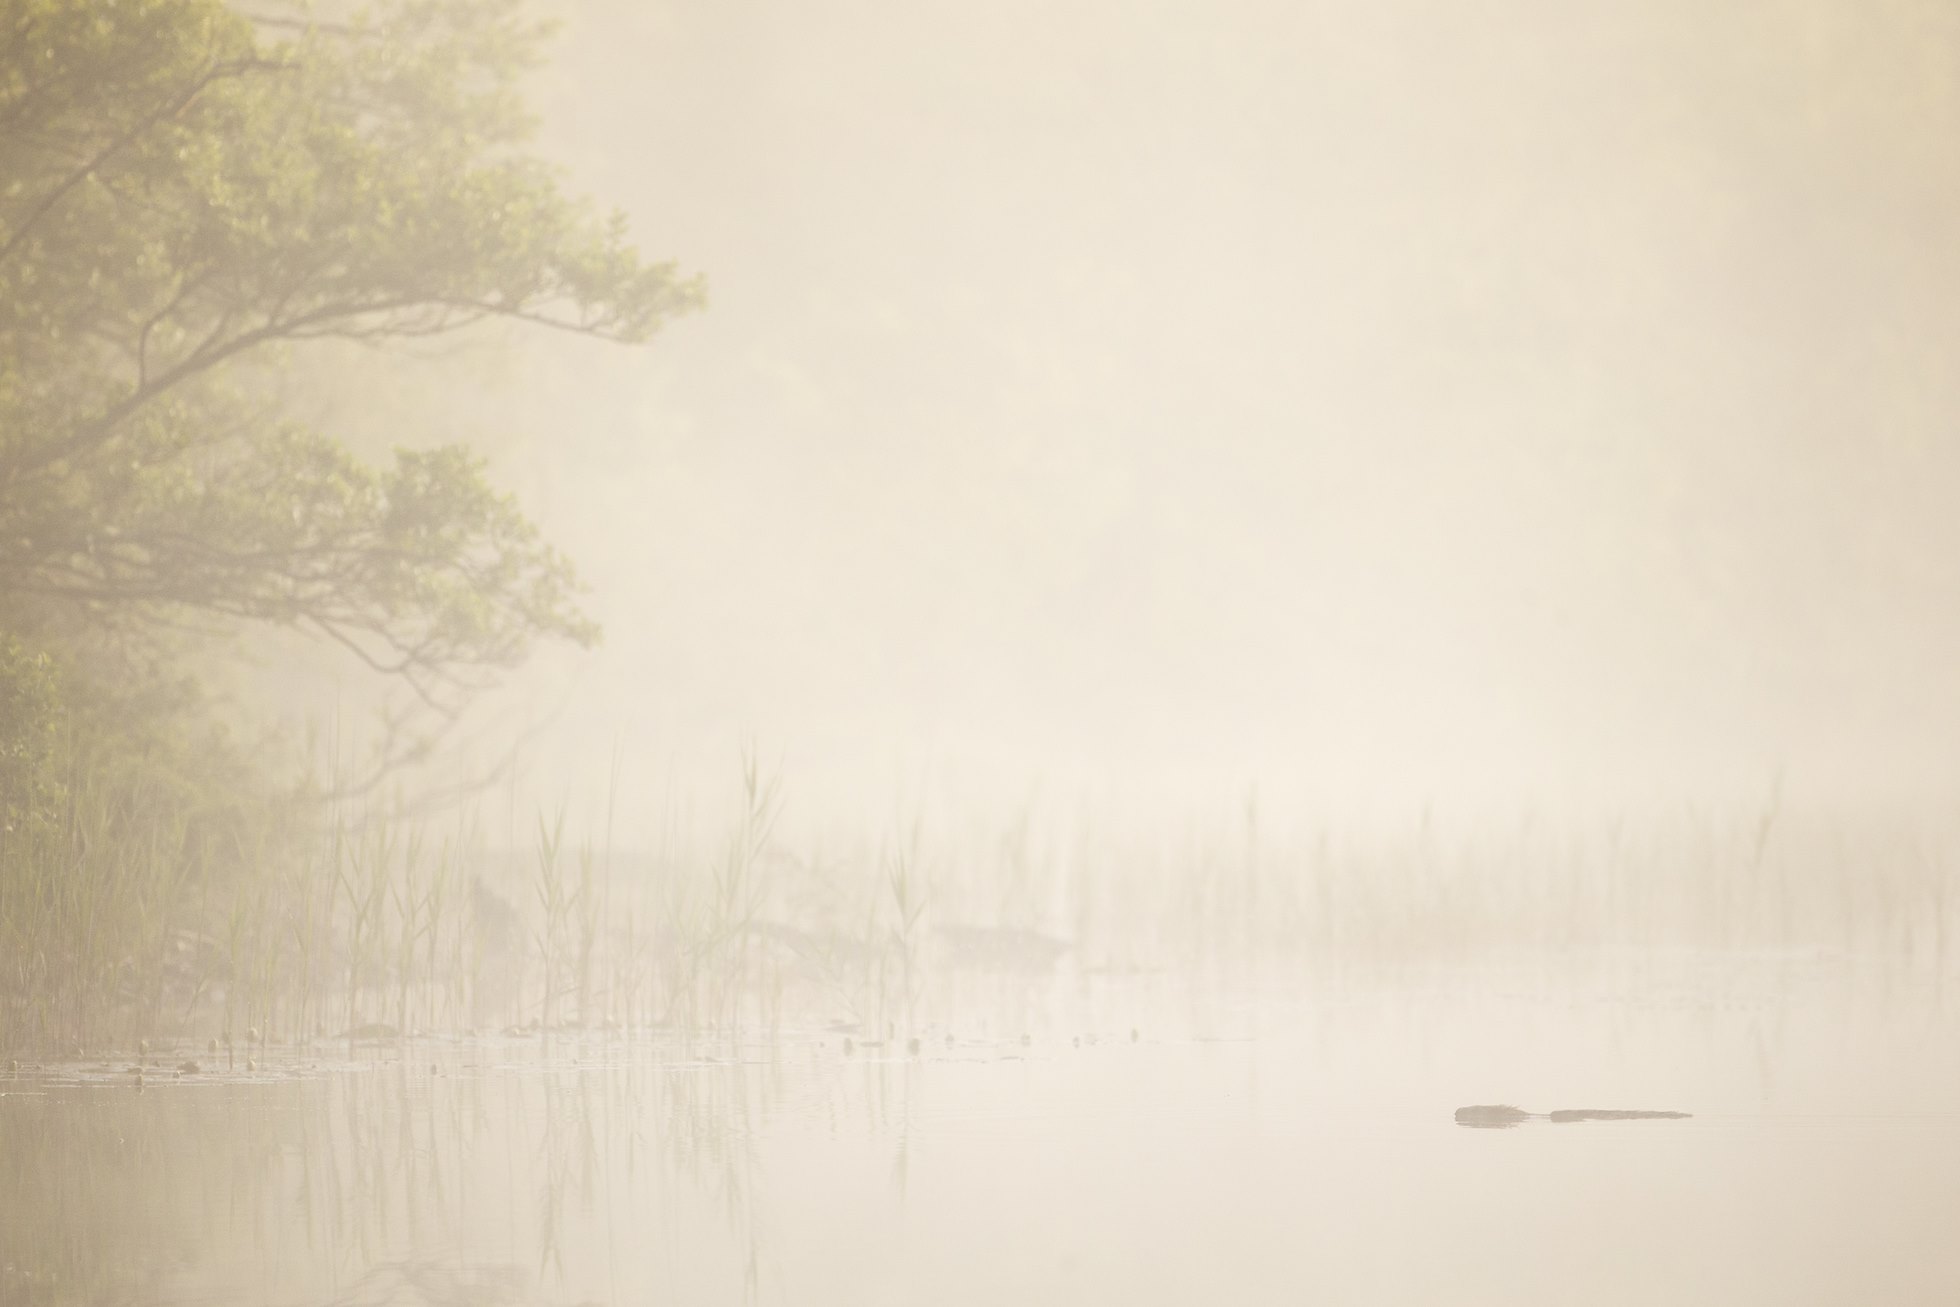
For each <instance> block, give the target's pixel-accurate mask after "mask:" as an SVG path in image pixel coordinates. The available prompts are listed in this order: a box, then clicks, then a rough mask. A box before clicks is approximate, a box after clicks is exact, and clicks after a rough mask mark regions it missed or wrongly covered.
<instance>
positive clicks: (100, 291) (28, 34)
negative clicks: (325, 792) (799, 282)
mask: <svg viewBox="0 0 1960 1307" xmlns="http://www.w3.org/2000/svg"><path fill="white" fill-rule="evenodd" d="M7 13H8V15H9V17H8V18H7V20H6V21H5V25H4V28H0V178H4V179H5V180H4V181H3V182H0V602H5V601H12V602H13V603H14V604H15V605H16V606H25V605H29V604H36V605H42V606H45V607H52V608H53V609H56V610H59V611H61V612H64V613H67V614H72V615H77V616H79V617H81V618H82V619H83V620H85V621H87V622H89V623H94V624H99V625H104V626H115V627H118V628H120V629H122V630H124V631H142V630H147V629H152V628H156V627H160V626H162V625H165V624H168V623H170V622H173V621H181V620H182V619H183V618H184V616H185V615H192V616H196V617H205V618H209V617H216V618H220V619H226V618H236V619H250V620H257V621H266V622H272V623H277V624H280V625H284V626H289V627H295V628H300V629H305V630H310V631H314V632H317V633H320V634H323V635H325V636H327V637H330V638H332V639H333V640H336V641H338V642H340V643H341V644H343V645H345V646H347V647H348V648H349V649H352V650H354V651H355V652H356V653H358V655H359V656H360V657H361V658H362V659H364V660H365V661H366V662H368V663H369V664H371V665H372V666H374V667H376V668H379V669H381V670H384V671H387V672H391V673H395V674H399V675H401V676H402V677H404V678H406V679H407V680H408V681H409V682H410V683H411V684H413V685H414V686H415V688H416V689H417V690H418V691H419V692H420V693H421V694H422V695H423V696H424V697H425V698H426V699H429V700H430V701H431V702H435V701H437V700H439V699H442V698H444V697H445V696H449V697H451V699H452V701H453V692H455V691H458V690H459V689H460V688H463V687H465V686H466V685H467V684H468V675H467V674H468V672H469V670H470V669H472V668H485V667H496V666H503V665H507V664H509V663H511V662H512V661H514V660H515V659H516V658H518V657H519V656H520V655H521V654H522V653H523V651H524V650H525V648H526V647H527V646H528V644H529V642H530V641H531V640H532V639H533V638H534V637H537V636H540V635H544V636H555V637H566V638H571V639H574V640H578V641H590V640H591V639H593V638H594V637H595V635H596V631H595V629H594V627H593V626H592V624H591V623H590V621H589V620H588V619H586V618H585V617H584V615H583V614H582V613H581V612H580V610H579V607H578V604H577V601H576V596H577V586H576V582H575V579H574V576H573V573H572V570H571V568H570V566H569V565H568V564H567V562H566V560H565V559H564V558H562V557H561V556H560V555H559V554H557V553H556V552H554V551H553V550H552V549H550V548H549V547H548V546H547V545H545V544H544V543H543V542H542V541H540V540H539V538H538V536H537V534H536V532H535V531H534V530H533V529H532V528H531V527H530V525H529V524H528V523H527V522H526V521H525V519H524V518H523V517H522V515H521V514H520V513H519V512H518V510H517V509H516V507H515V506H514V505H513V504H512V502H511V501H510V500H508V499H507V498H504V497H502V496H500V495H498V494H496V493H495V492H494V491H492V490H491V488H490V487H489V486H488V485H487V484H486V482H485V480H484V478H483V475H482V468H481V466H480V464H479V463H478V462H477V461H476V460H475V459H473V458H472V457H470V456H469V455H468V454H466V453H464V452H463V451H461V450H457V449H437V450H433V451H420V452H417V451H410V450H403V451H400V452H398V454H397V456H396V460H395V462H394V464H393V465H392V466H388V467H382V468H371V467H367V466H364V465H363V464H361V463H360V462H358V461H357V460H355V459H354V458H353V457H351V456H350V455H349V454H348V453H347V452H346V451H345V450H344V449H343V448H342V447H341V446H340V445H339V444H338V443H337V442H335V441H334V440H332V439H330V438H329V437H326V436H323V435H320V434H317V433H313V432H309V431H305V430H301V429H298V428H297V427H295V426H294V425H293V424H292V423H291V422H289V421H285V420H282V419H281V418H280V417H279V416H278V414H277V413H276V412H273V411H271V410H270V407H269V406H268V405H267V404H266V403H264V402H263V401H261V400H258V399H255V398H254V396H255V394H256V393H258V392H262V391H263V390H264V387H263V386H260V385H255V370H257V369H262V368H264V367H265V366H267V365H268V364H270V363H273V362H276V361H277V359H278V357H279V352H280V351H282V350H285V349H288V348H292V347H296V346H300V345H303V344H304V343H305V342H308V341H313V340H320V339H326V338H336V339H343V340H359V341H368V342H386V341H391V340H403V339H409V338H416V337H425V336H429V335H433V334H438V333H443V332H448V331H453V330H456V329H459V328H462V327H464V326H467V325H468V324H470V323H473V322H477V321H481V320H484V319H487V318H508V319H517V320H523V321H528V322H536V323H540V324H545V325H548V326H551V327H557V328H561V329H565V330H569V331H574V332H579V333H583V334H587V335H591V336H595V337H601V338H606V339H613V340H622V341H638V340H643V339H645V338H646V337H648V336H649V335H650V334H651V333H652V332H653V331H654V330H656V329H657V327H658V326H659V325H660V324H661V323H662V322H663V321H665V320H666V319H667V318H668V317H669V316H671V315H672V314H674V313H677V312H680V311H684V310H686V309H688V308H691V307H693V306H694V305H696V304H697V303H698V302H699V299H700V290H699V287H698V285H697V284H696V283H695V282H694V281H692V280H689V279H687V278H684V277H682V276H681V275H679V274H678V273H677V272H676V271H675V269H674V268H673V267H672V266H671V265H666V264H648V263H646V262H644V261H642V260H641V259H640V257H639V256H638V255H637V254H636V253H635V252H634V251H633V249H632V248H631V246H630V245H629V244H628V243H627V242H626V240H625V236H624V223H623V220H622V219H620V218H619V217H617V216H611V217H607V216H604V215H600V214H596V213H594V212H593V211H592V210H590V209H589V208H588V207H587V206H585V205H583V204H581V203H578V202H576V201H574V200H571V199H568V198H567V197H566V196H565V195H563V194H562V193H561V191H560V188H559V185H558V182H557V179H556V177H555V175H554V174H553V172H552V171H551V170H550V169H549V168H547V167H546V166H545V165H544V164H542V163H541V162H539V161H538V160H537V159H535V158H533V157H531V156H530V155H528V154H526V153H525V152H524V148H523V147H524V144H525V141H526V137H527V133H528V131H529V123H528V121H527V119H526V117H525V115H524V113H523V111H522V106H521V102H520V100H519V97H518V95H517V86H516V79H517V77H518V75H519V74H520V73H521V72H522V70H523V68H524V67H525V65H526V64H527V62H528V61H529V60H530V59H531V58H532V57H533V55H534V53H535V51H536V48H537V38H538V36H539V31H538V28H537V26H536V25H535V24H533V23H530V22H528V21H526V19H525V18H524V16H523V13H522V11H521V7H520V6H519V5H518V4H517V3H514V2H513V0H499V2H493V3H482V2H480V0H471V2H470V3H455V2H453V0H449V2H441V0H438V2H435V3H397V4H390V5H384V6H382V7H380V8H378V9H377V10H375V11H373V13H372V14H371V15H370V16H368V17H366V18H363V19H360V20H358V21H357V22H355V23H353V24H351V25H331V26H330V25H325V24H322V25H309V24H307V23H304V22H298V21H296V22H293V23H275V22H272V21H271V20H265V21H262V22H260V23H258V24H256V25H255V23H254V22H253V21H251V20H248V19H246V18H244V17H241V16H239V15H237V14H235V13H233V12H231V11H230V10H228V9H227V8H226V7H225V6H224V5H222V4H219V3H216V2H215V0H115V2H113V3H102V2H100V0H16V3H14V4H12V5H10V6H9V7H8V10H7Z"/></svg>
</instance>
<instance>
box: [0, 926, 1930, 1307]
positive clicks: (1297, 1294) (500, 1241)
mask: <svg viewBox="0 0 1960 1307" xmlns="http://www.w3.org/2000/svg"><path fill="white" fill-rule="evenodd" d="M1055 986H1056V991H1057V995H1056V997H1055V998H1054V999H1053V1001H1050V1002H1047V1003H1045V1004H1044V1003H1035V1002H1030V1003H1029V1005H1028V1006H1027V1007H1026V1008H1024V1009H1022V1010H1017V1011H1016V1013H1015V1014H1014V1016H1015V1019H1014V1021H1013V1022H1012V1023H1011V1024H1009V1023H1007V1022H1001V1021H994V1022H991V1023H988V1022H984V1021H982V1020H979V1019H977V1018H976V1019H975V1020H974V1021H972V1022H971V1023H970V1028H968V1029H965V1030H961V1029H958V1028H957V1027H935V1028H933V1029H931V1030H929V1031H920V1032H916V1033H912V1034H909V1035H908V1034H907V1033H906V1032H903V1031H901V1032H898V1034H897V1035H896V1036H895V1037H888V1034H887V1032H884V1031H858V1032H855V1033H856V1037H855V1038H852V1039H850V1041H849V1045H848V1051H847V1044H846V1037H845V1035H844V1034H843V1032H840V1031H836V1030H813V1031H808V1032H803V1033H794V1032H791V1033H778V1034H777V1035H775V1036H773V1037H771V1038H768V1039H762V1038H760V1037H757V1038H753V1039H749V1038H732V1037H731V1038H726V1039H718V1040H704V1039H698V1038H697V1039H693V1040H682V1039H680V1038H678V1037H674V1036H657V1035H655V1034H652V1033H646V1034H641V1035H638V1036H635V1037H632V1038H628V1037H624V1036H618V1035H614V1036H611V1037H606V1038H600V1037H597V1036H595V1037H593V1038H590V1039H586V1040H576V1041H574V1040H566V1039H558V1040H554V1041H552V1042H549V1043H544V1042H539V1041H536V1040H531V1041H517V1040H506V1041H489V1042H486V1041H466V1042H445V1041H431V1040H421V1041H413V1042H409V1043H406V1044H385V1045H378V1046H374V1047H364V1048H356V1049H354V1050H351V1052H350V1050H349V1049H348V1048H346V1047H345V1046H344V1045H343V1046H340V1047H337V1048H320V1049H316V1050H310V1051H307V1052H305V1053H298V1052H291V1051H288V1052H285V1053H279V1052H278V1051H277V1050H275V1051H274V1053H273V1054H272V1055H270V1056H268V1058H267V1064H266V1065H264V1066H262V1067H260V1068H259V1069H258V1070H256V1071H254V1072H251V1073H246V1072H243V1071H239V1072H236V1073H219V1074H216V1075H211V1074H199V1075H186V1076H182V1077H176V1076H170V1075H169V1074H168V1073H163V1074H161V1075H160V1076H153V1077H148V1078H146V1083H145V1085H144V1087H143V1088H142V1090H141V1091H140V1092H139V1091H138V1089H137V1087H136V1085H135V1078H134V1076H133V1075H131V1074H130V1073H129V1072H128V1070H127V1066H126V1059H125V1060H123V1061H118V1062H114V1063H102V1064H95V1063H90V1064H83V1065H79V1066H76V1065H67V1066H61V1067H35V1066H29V1067H24V1068H23V1069H22V1072H21V1075H20V1077H19V1078H17V1079H12V1080H7V1081H4V1082H0V1093H4V1097H0V1301H5V1302H8V1303H19V1304H24V1305H26V1304H32V1305H35V1307H39V1305H41V1304H68V1303H129V1304H137V1303H164V1304H171V1303H207V1302H209V1303H238V1304H247V1303H250V1304H287V1303H293V1304H300V1303H305V1304H349V1305H352V1304H362V1305H367V1304H376V1305H378V1304H393V1303H426V1304H506V1303H508V1304H517V1303H525V1304H529V1303H552V1304H580V1303H622V1304H624V1303H646V1302H675V1303H740V1302H760V1303H777V1302H803V1303H818V1304H831V1303H837V1304H844V1303H849V1304H863V1303H893V1304H896V1303H916V1302H952V1303H1000V1302H1036V1303H1043V1302H1053V1303H1065V1302H1089V1301H1108V1302H1124V1303H1159V1302H1161V1303H1173V1302H1175V1303H1188V1302H1195V1301H1229V1302H1275V1303H1277V1302H1288V1303H1291V1302H1299V1301H1311V1300H1318V1299H1323V1298H1324V1299H1327V1300H1332V1301H1341V1302H1356V1303H1376V1302H1389V1303H1418V1302H1422V1303H1440V1302H1448V1303H1479V1302H1491V1303H1498V1302H1502V1303H1509V1304H1515V1303H1526V1304H1532V1303H1553V1302H1557V1303H1566V1302H1572V1301H1584V1302H1589V1303H1613V1302H1626V1303H1652V1302H1661V1301H1665V1302H1670V1303H1682V1302H1708V1303H1724V1304H1734V1303H1747V1302H1778V1303H1788V1302H1818V1303H1825V1302H1850V1301H1873V1302H1879V1301H1885V1302H1906V1301H1919V1302H1925V1301H1954V1300H1960V1249H1956V1248H1955V1247H1954V1245H1953V1241H1952V1240H1951V1239H1950V1237H1949V1233H1948V1232H1949V1229H1950V1226H1951V1224H1952V1221H1953V1218H1954V1216H1955V1215H1956V1213H1960V1104H1956V1103H1955V1102H1954V1101H1953V1099H1952V1093H1953V1089H1954V1086H1955V1085H1960V1052H1957V1049H1960V1036H1957V1034H1956V1030H1955V1027H1954V1023H1953V1021H1952V1018H1951V1016H1950V1014H1949V1013H1948V1012H1947V1010H1946V1008H1945V1006H1944V1004H1943V1002H1942V1000H1941V993H1940V989H1939V987H1938V986H1937V985H1935V984H1933V983H1932V982H1931V981H1929V980H1926V979H1924V978H1920V979H1912V978H1901V977H1899V976H1896V975H1871V976H1865V975H1862V974H1861V973H1860V972H1859V971H1858V970H1857V969H1856V968H1855V967H1853V966H1851V965H1850V964H1849V963H1845V962H1842V961H1839V962H1834V963H1829V964H1824V963H1805V962H1796V961H1792V960H1791V959H1787V958H1758V959H1755V960H1753V961H1752V960H1744V959H1737V958H1732V957H1731V958H1726V959H1719V960H1713V961H1711V960H1707V959H1703V960H1699V961H1687V960H1684V961H1683V962H1682V963H1681V964H1680V967H1679V969H1678V970H1677V971H1676V972H1675V973H1674V974H1672V975H1670V974H1668V973H1666V972H1665V970H1655V969H1650V970H1647V971H1645V972H1643V973H1642V974H1641V975H1640V976H1639V977H1637V978H1633V977H1629V976H1624V975H1623V976H1621V977H1619V978H1618V980H1617V981H1616V982H1615V983H1613V984H1602V983H1598V982H1595V983H1592V984H1591V985H1589V986H1588V987H1586V988H1584V989H1578V988H1574V987H1573V986H1572V985H1571V984H1569V983H1563V982H1557V983H1555V979H1554V978H1553V977H1550V976H1548V975H1547V974H1545V973H1543V972H1542V971H1535V970H1534V969H1533V968H1531V967H1521V968H1517V969H1512V970H1483V971H1478V972H1476V973H1463V974H1458V975H1454V976H1448V977H1436V978H1434V979H1432V980H1431V981H1427V982H1423V983H1415V982H1410V983H1405V984H1399V985H1387V984H1384V985H1379V986H1376V987H1373V988H1368V989H1353V988H1341V987H1338V986H1333V985H1329V984H1326V983H1324V982H1322V981H1318V980H1316V979H1315V978H1314V977H1313V976H1312V975H1311V974H1309V973H1300V974H1296V975H1286V976H1277V977H1267V978H1265V980H1264V981H1262V982H1260V983H1257V984H1252V983H1247V984H1245V985H1243V986H1242V987H1240V988H1237V989H1234V990H1230V991H1227V990H1225V989H1223V988H1220V987H1210V986H1201V985H1198V984H1195V983H1190V984H1183V985H1177V984H1170V983H1168V982H1167V981H1166V979H1165V978H1162V977H1157V978H1139V977H1132V978H1127V979H1119V978H1113V977H1095V978H1090V977H1084V976H1078V975H1073V974H1069V973H1066V972H1064V973H1062V974H1060V975H1058V977H1057V978H1056V981H1055ZM1133 1028H1135V1029H1136V1032H1137V1033H1136V1035H1135V1036H1133V1034H1132V1029H1133ZM1024 1036H1025V1038H1024ZM914 1040H916V1041H917V1051H913V1041H914ZM153 1060H162V1059H160V1058H153ZM1513 1101H1521V1102H1526V1103H1533V1104H1540V1105H1542V1104H1546V1103H1588V1102H1594V1103H1606V1104H1608V1105H1609V1106H1610V1105H1614V1104H1623V1103H1627V1104H1635V1105H1646V1104H1652V1105H1653V1106H1654V1107H1655V1108H1666V1109H1669V1110H1691V1111H1692V1112H1693V1116H1692V1117H1690V1118H1686V1119H1678V1120H1665V1121H1653V1120H1613V1119H1594V1120H1589V1121H1588V1122H1587V1124H1586V1126H1585V1128H1583V1129H1573V1130H1565V1129H1538V1130H1521V1131H1488V1130H1471V1131H1465V1130H1459V1129H1457V1128H1456V1124H1457V1120H1458V1118H1457V1117H1456V1116H1455V1115H1453V1114H1454V1113H1455V1108H1456V1105H1458V1104H1462V1103H1465V1102H1472V1103H1477V1102H1482V1103H1486V1104H1499V1103H1509V1102H1513ZM1511 1110H1512V1111H1517V1112H1519V1113H1520V1118H1522V1116H1523V1115H1525V1114H1524V1113H1523V1112H1522V1111H1521V1110H1520V1109H1511ZM1565 1110H1567V1111H1570V1110H1572V1109H1565ZM1547 1116H1548V1119H1557V1118H1556V1117H1555V1116H1553V1115H1552V1114H1550V1113H1548V1114H1547ZM1474 1123H1475V1122H1473V1124H1474Z"/></svg>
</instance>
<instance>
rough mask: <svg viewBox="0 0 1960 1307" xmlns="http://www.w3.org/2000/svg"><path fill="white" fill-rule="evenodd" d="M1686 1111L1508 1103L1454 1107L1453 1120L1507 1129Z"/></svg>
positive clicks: (1665, 1117) (1664, 1117)
mask: <svg viewBox="0 0 1960 1307" xmlns="http://www.w3.org/2000/svg"><path fill="white" fill-rule="evenodd" d="M1690 1115H1691V1114H1690V1113H1688V1112H1639V1111H1633V1110H1630V1109H1627V1108H1619V1107H1568V1108H1565V1109H1563V1110H1561V1111H1557V1112H1527V1111H1525V1110H1524V1109H1523V1108H1521V1107H1512V1106H1511V1105H1510V1104H1508V1103H1486V1104H1479V1105H1478V1106H1476V1107H1459V1108H1457V1109H1456V1123H1457V1124H1458V1125H1466V1126H1470V1127H1472V1128H1474V1129H1478V1130H1508V1129H1510V1128H1511V1127H1512V1126H1515V1125H1522V1124H1524V1123H1525V1122H1526V1121H1551V1122H1554V1123H1555V1124H1559V1125H1565V1124H1568V1123H1570V1122H1573V1121H1680V1120H1685V1119H1686V1118H1687V1117H1688V1116H1690Z"/></svg>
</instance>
